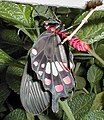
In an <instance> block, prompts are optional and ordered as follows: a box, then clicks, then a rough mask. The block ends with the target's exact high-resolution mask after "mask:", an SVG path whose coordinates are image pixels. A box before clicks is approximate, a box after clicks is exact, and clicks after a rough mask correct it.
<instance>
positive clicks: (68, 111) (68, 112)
mask: <svg viewBox="0 0 104 120" xmlns="http://www.w3.org/2000/svg"><path fill="white" fill-rule="evenodd" d="M59 103H60V105H61V107H62V109H63V110H64V112H65V114H66V116H67V117H68V120H75V118H74V116H73V113H72V112H71V109H70V107H69V106H68V104H67V100H65V101H61V100H60V101H59Z"/></svg>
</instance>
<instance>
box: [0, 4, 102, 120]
mask: <svg viewBox="0 0 104 120" xmlns="http://www.w3.org/2000/svg"><path fill="white" fill-rule="evenodd" d="M54 13H55V14H56V15H57V17H58V18H59V19H60V20H61V21H62V22H63V23H64V24H65V26H66V28H68V27H70V26H71V25H74V28H72V29H70V30H69V32H70V33H71V32H72V31H73V30H74V29H75V28H76V26H77V25H79V23H80V22H81V20H82V19H83V18H84V17H85V15H86V14H87V13H88V11H84V10H79V9H69V8H55V7H47V6H30V5H24V4H15V3H10V2H0V119H3V120H34V119H36V120H38V119H40V120H42V119H43V120H53V119H57V120H68V119H70V116H68V114H66V112H65V109H64V107H63V106H62V104H60V110H59V112H58V113H57V114H55V113H52V111H51V109H48V110H46V111H45V112H44V113H42V114H41V115H39V116H35V118H34V117H33V115H31V114H29V113H27V112H26V111H25V110H24V109H23V107H22V105H21V102H20V97H19V90H20V84H21V77H22V73H23V68H24V65H25V63H26V58H27V53H28V51H29V50H30V48H31V47H32V44H33V42H34V40H36V39H37V38H38V36H39V35H40V34H41V33H42V32H43V31H44V30H45V29H44V28H43V22H44V20H47V19H49V18H50V17H51V18H54V17H55V15H54ZM77 36H78V37H79V38H80V39H82V40H83V41H86V42H87V43H89V44H91V46H92V50H93V51H95V52H96V53H97V55H99V56H100V57H101V58H102V59H103V60H104V12H103V11H98V12H95V13H94V14H93V15H92V16H91V18H90V19H89V21H88V23H87V24H86V25H84V27H83V28H81V30H80V31H79V32H78V33H77ZM70 49H71V51H72V53H73V54H74V61H75V69H74V74H75V77H76V81H77V82H76V89H75V92H74V95H73V97H72V100H70V99H68V101H67V102H66V101H65V104H67V105H68V106H70V109H71V111H72V113H73V116H74V118H75V120H104V111H103V110H104V91H103V90H104V64H101V63H100V61H98V60H97V59H95V58H94V57H93V56H92V55H91V54H88V53H83V52H78V51H76V50H75V49H73V48H70ZM63 103H64V102H63ZM65 104H64V105H65ZM70 109H69V110H70ZM67 110H68V109H67Z"/></svg>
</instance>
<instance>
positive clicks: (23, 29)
mask: <svg viewBox="0 0 104 120" xmlns="http://www.w3.org/2000/svg"><path fill="white" fill-rule="evenodd" d="M15 27H17V28H18V29H19V30H21V31H23V32H24V33H25V34H26V35H27V36H29V38H30V39H31V40H32V41H34V40H35V39H37V37H36V35H35V34H34V35H31V34H30V33H29V32H28V31H27V30H26V28H25V27H24V26H22V25H16V26H15Z"/></svg>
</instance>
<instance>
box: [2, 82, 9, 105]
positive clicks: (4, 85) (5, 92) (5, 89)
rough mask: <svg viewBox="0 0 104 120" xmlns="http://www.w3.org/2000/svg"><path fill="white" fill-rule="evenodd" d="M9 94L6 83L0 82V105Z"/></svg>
mask: <svg viewBox="0 0 104 120" xmlns="http://www.w3.org/2000/svg"><path fill="white" fill-rule="evenodd" d="M9 94H10V91H9V89H8V87H7V85H6V83H2V84H0V105H2V104H3V103H4V102H5V100H6V99H7V97H8V96H9Z"/></svg>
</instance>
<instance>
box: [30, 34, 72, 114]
mask: <svg viewBox="0 0 104 120" xmlns="http://www.w3.org/2000/svg"><path fill="white" fill-rule="evenodd" d="M60 42H61V39H60V37H59V36H58V35H55V34H53V33H51V32H44V33H43V34H42V35H41V36H40V37H39V39H38V42H37V43H36V44H34V45H33V47H32V50H31V54H30V56H31V63H32V64H31V65H32V69H33V71H35V72H36V74H37V77H38V79H39V80H41V81H42V83H43V86H44V89H45V90H49V91H50V92H51V93H52V110H53V111H54V112H57V111H58V105H57V102H58V99H59V98H62V97H68V92H69V91H70V90H72V88H73V87H74V78H73V76H72V74H71V71H70V69H69V68H68V61H67V57H66V54H65V50H64V46H63V45H59V43H60Z"/></svg>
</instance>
